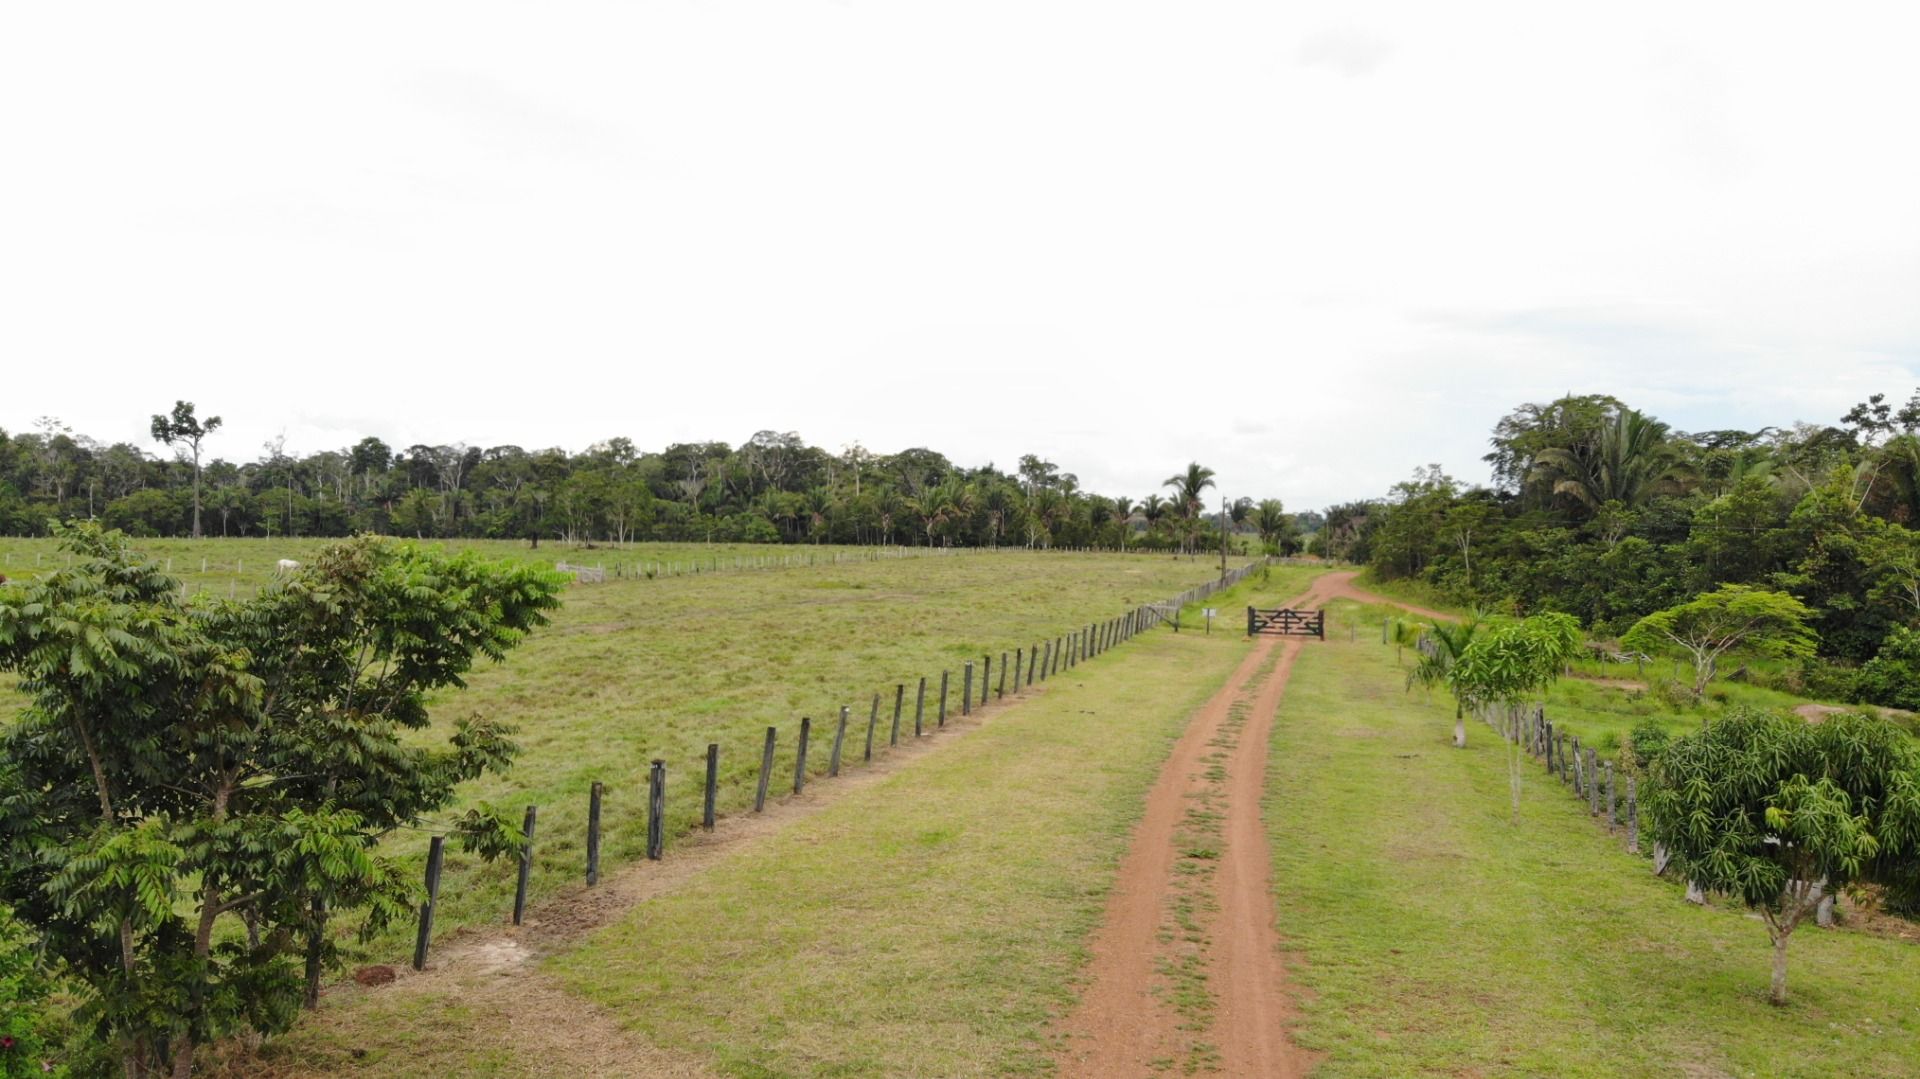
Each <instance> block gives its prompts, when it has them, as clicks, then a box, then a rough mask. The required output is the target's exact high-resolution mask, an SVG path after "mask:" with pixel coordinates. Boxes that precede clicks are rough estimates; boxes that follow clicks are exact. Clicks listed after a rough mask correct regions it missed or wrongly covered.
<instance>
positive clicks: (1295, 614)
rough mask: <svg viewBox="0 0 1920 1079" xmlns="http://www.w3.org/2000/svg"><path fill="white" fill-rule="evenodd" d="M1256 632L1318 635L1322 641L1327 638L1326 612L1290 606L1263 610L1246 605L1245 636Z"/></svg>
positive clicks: (1286, 635)
mask: <svg viewBox="0 0 1920 1079" xmlns="http://www.w3.org/2000/svg"><path fill="white" fill-rule="evenodd" d="M1257 633H1271V634H1275V635H1278V636H1282V637H1318V638H1320V639H1321V640H1323V641H1324V640H1326V639H1327V612H1325V611H1296V610H1294V609H1293V608H1291V607H1280V608H1276V609H1275V610H1271V611H1263V610H1260V609H1259V608H1258V607H1248V608H1247V636H1249V637H1251V636H1253V635H1255V634H1257Z"/></svg>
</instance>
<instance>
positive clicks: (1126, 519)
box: [1107, 495, 1134, 550]
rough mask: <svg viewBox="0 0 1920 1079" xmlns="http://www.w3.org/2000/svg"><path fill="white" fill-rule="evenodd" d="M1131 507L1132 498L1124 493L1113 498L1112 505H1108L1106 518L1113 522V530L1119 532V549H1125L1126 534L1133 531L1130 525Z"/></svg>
mask: <svg viewBox="0 0 1920 1079" xmlns="http://www.w3.org/2000/svg"><path fill="white" fill-rule="evenodd" d="M1133 508H1134V507H1133V499H1131V498H1128V497H1127V496H1126V495H1121V496H1120V497H1118V498H1116V499H1114V500H1113V505H1112V506H1110V507H1108V511H1107V512H1108V514H1109V518H1108V519H1109V520H1111V521H1112V522H1113V525H1114V530H1115V531H1116V532H1117V533H1119V536H1120V549H1121V550H1125V549H1126V547H1127V539H1128V538H1129V537H1128V534H1129V533H1130V532H1132V531H1133V529H1132V528H1131V527H1130V526H1131V525H1132V524H1133Z"/></svg>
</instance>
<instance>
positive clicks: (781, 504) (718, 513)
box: [0, 402, 1311, 553]
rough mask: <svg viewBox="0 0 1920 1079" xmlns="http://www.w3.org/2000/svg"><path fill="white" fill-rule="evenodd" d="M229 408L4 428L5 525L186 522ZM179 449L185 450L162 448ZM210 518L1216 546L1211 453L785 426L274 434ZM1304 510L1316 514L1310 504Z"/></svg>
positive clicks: (204, 509) (610, 538)
mask: <svg viewBox="0 0 1920 1079" xmlns="http://www.w3.org/2000/svg"><path fill="white" fill-rule="evenodd" d="M218 427H219V424H218V418H217V417H206V418H204V419H199V418H196V417H195V414H194V410H193V406H192V405H190V404H187V403H184V402H183V403H181V404H180V405H178V406H176V408H175V410H174V412H173V413H172V415H171V416H155V417H154V446H153V450H154V451H155V452H149V449H148V448H147V447H143V446H140V445H135V444H132V443H126V442H117V443H114V444H112V445H103V444H101V443H100V442H97V441H95V440H93V439H90V438H88V437H86V436H84V435H78V434H75V433H74V432H73V431H71V430H69V429H68V428H67V427H66V426H65V425H63V424H61V423H59V422H58V421H57V420H53V419H42V420H41V421H39V423H37V424H36V429H35V430H34V431H32V432H26V433H16V434H12V435H9V434H8V433H7V432H5V431H0V534H11V535H36V534H40V533H43V532H45V531H46V529H47V526H48V522H49V521H51V520H57V519H61V520H63V519H67V518H71V517H81V518H88V519H95V520H98V521H100V522H102V523H104V524H106V525H108V526H110V527H113V528H118V529H121V530H123V531H125V532H128V533H130V534H133V535H136V536H181V535H189V534H191V533H192V531H193V527H194V516H195V514H194V499H195V491H196V483H195V480H196V475H195V468H196V465H195V457H196V455H197V454H199V453H200V452H201V451H202V448H203V447H202V444H201V443H202V440H204V441H205V442H214V441H215V440H217V438H218V434H217V431H218ZM169 448H171V449H172V450H173V451H175V452H171V453H169V452H167V450H168V449H169ZM198 480H199V483H198V485H197V486H198V489H199V490H200V492H201V493H200V500H201V514H202V516H203V521H202V529H203V531H204V534H206V535H209V536H285V535H294V536H345V535H350V534H353V533H356V532H379V533H385V534H390V535H402V536H415V537H422V538H477V539H526V540H530V541H531V540H536V539H556V540H564V541H571V542H612V543H622V542H632V541H636V540H676V541H725V542H766V543H781V542H784V543H859V544H919V545H940V546H1004V545H1022V546H1033V547H1051V546H1073V547H1083V546H1108V547H1119V546H1122V545H1127V546H1139V547H1146V548H1180V547H1186V548H1188V549H1192V548H1194V547H1200V548H1211V547H1213V546H1215V545H1217V543H1218V541H1219V532H1218V531H1217V527H1218V525H1217V522H1218V519H1219V516H1220V510H1221V505H1220V500H1219V496H1218V492H1217V491H1216V490H1213V489H1214V486H1215V485H1214V482H1213V472H1212V470H1211V469H1208V468H1205V467H1203V466H1200V465H1198V464H1194V465H1190V466H1188V467H1187V468H1186V469H1184V470H1182V471H1181V472H1179V473H1177V474H1176V475H1174V476H1172V477H1171V478H1169V479H1168V480H1167V481H1166V483H1165V484H1163V486H1162V489H1161V490H1159V491H1154V492H1150V493H1148V494H1146V495H1145V496H1144V497H1142V498H1139V499H1138V500H1136V499H1134V498H1131V497H1126V496H1118V497H1111V496H1106V495H1099V494H1094V493H1091V492H1088V491H1085V490H1082V489H1081V487H1080V481H1079V479H1078V478H1077V477H1076V476H1075V475H1074V474H1073V473H1071V472H1063V471H1062V470H1061V469H1060V467H1059V466H1057V465H1055V464H1054V463H1053V462H1051V461H1045V460H1041V459H1040V458H1038V457H1035V456H1032V455H1028V456H1024V457H1022V458H1021V459H1020V461H1019V465H1018V468H1017V469H1016V471H1014V472H1012V473H1007V472H1002V471H1000V470H999V469H996V468H995V467H994V466H993V465H991V464H989V465H985V466H983V467H979V468H966V467H961V466H958V465H956V464H954V463H953V462H952V461H950V460H948V459H947V458H946V457H945V456H943V455H941V454H939V453H936V452H934V451H933V450H930V449H917V448H916V449H907V450H902V451H900V452H899V453H894V454H876V453H872V452H870V451H868V450H866V449H865V448H863V447H861V446H859V445H857V444H856V445H853V446H849V447H847V448H846V449H845V450H843V451H841V452H839V453H832V452H829V451H827V450H825V449H822V448H820V447H818V446H810V445H807V444H806V443H805V442H804V441H803V440H802V439H801V438H800V436H799V435H797V434H794V433H792V432H785V433H781V432H775V431H761V432H759V433H758V434H755V435H754V436H753V437H752V438H750V439H748V440H747V441H746V442H744V443H742V444H740V445H739V446H731V445H729V444H727V443H724V442H698V443H679V444H675V445H671V446H668V447H667V448H665V449H664V450H661V451H659V452H657V453H651V452H643V451H642V450H640V449H639V448H637V447H636V446H635V445H634V443H633V442H632V441H630V440H628V439H625V438H613V439H608V440H607V441H604V442H599V443H595V444H594V445H592V446H590V447H588V448H587V449H586V451H585V452H582V453H568V452H566V451H564V450H560V449H542V450H526V449H522V448H521V447H519V446H493V447H490V448H486V449H482V448H480V447H477V446H467V445H462V444H454V445H446V446H425V445H417V446H408V447H406V448H405V449H400V450H396V449H394V448H393V447H391V446H388V445H387V444H386V443H384V442H382V441H381V440H380V439H377V438H365V439H362V440H360V441H359V442H358V443H356V444H354V445H353V446H349V447H345V448H342V449H338V450H323V451H320V452H318V453H313V454H308V455H305V456H299V455H294V454H290V453H288V452H287V451H286V448H285V445H284V441H275V442H270V443H268V444H267V445H266V447H265V448H264V452H263V453H262V454H261V456H260V457H259V458H258V459H256V460H253V461H248V462H243V463H234V462H232V461H228V460H225V459H222V458H218V457H214V458H210V459H208V460H207V461H206V462H205V463H204V464H203V465H201V466H199V476H198ZM1227 514H1228V516H1229V518H1230V521H1231V524H1230V525H1229V527H1230V528H1232V529H1233V531H1234V532H1236V533H1241V534H1245V535H1246V536H1247V537H1249V538H1254V537H1257V539H1258V540H1259V542H1261V543H1263V544H1265V545H1267V546H1269V547H1271V548H1272V549H1273V550H1274V551H1276V552H1277V553H1291V552H1292V551H1294V550H1295V549H1297V548H1298V546H1299V542H1300V541H1299V536H1300V521H1298V520H1296V519H1295V518H1294V517H1293V516H1291V515H1289V514H1287V513H1285V512H1284V510H1283V508H1282V506H1281V503H1280V502H1279V501H1278V500H1277V499H1265V500H1261V501H1258V502H1256V501H1254V500H1253V499H1250V498H1239V499H1235V500H1233V501H1232V502H1231V503H1229V504H1228V506H1227ZM1309 523H1311V521H1309Z"/></svg>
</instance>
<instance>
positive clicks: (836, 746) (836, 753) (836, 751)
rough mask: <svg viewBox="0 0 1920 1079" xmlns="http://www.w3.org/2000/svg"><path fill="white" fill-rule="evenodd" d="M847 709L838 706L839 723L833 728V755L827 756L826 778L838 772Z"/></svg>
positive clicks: (834, 775)
mask: <svg viewBox="0 0 1920 1079" xmlns="http://www.w3.org/2000/svg"><path fill="white" fill-rule="evenodd" d="M848 711H849V709H848V708H847V706H846V705H844V704H843V705H841V706H840V725H839V726H838V727H835V728H834V730H833V755H832V756H831V757H829V758H827V778H829V779H832V778H834V777H836V776H838V775H839V774H840V746H841V743H843V742H845V741H846V740H847V712H848Z"/></svg>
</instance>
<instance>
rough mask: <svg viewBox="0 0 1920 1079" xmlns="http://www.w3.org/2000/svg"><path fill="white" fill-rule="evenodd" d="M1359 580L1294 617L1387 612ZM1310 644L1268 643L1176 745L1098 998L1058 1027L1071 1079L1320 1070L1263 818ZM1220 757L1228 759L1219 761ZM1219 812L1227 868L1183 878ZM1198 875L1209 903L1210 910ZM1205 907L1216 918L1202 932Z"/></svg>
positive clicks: (1331, 583) (1122, 885) (1323, 586)
mask: <svg viewBox="0 0 1920 1079" xmlns="http://www.w3.org/2000/svg"><path fill="white" fill-rule="evenodd" d="M1353 577H1354V575H1353V574H1351V573H1338V574H1328V575H1326V576H1323V577H1321V578H1319V579H1318V580H1316V581H1315V582H1314V583H1313V585H1312V586H1311V587H1310V588H1309V589H1308V591H1307V592H1306V593H1305V594H1304V595H1302V596H1299V597H1297V598H1295V599H1294V600H1292V601H1291V602H1289V603H1288V604H1287V606H1289V607H1312V606H1321V605H1324V604H1325V603H1326V602H1327V601H1328V600H1331V599H1338V598H1346V599H1356V600H1360V601H1362V602H1378V599H1377V597H1373V596H1370V595H1367V594H1366V593H1364V592H1361V591H1359V590H1358V589H1356V588H1354V587H1353V585H1352V580H1353ZM1417 613H1422V614H1428V615H1433V614H1435V613H1436V612H1427V611H1419V612H1417ZM1301 646H1302V645H1301V641H1300V639H1299V638H1274V637H1262V638H1259V639H1257V640H1256V641H1255V642H1254V644H1253V647H1252V649H1251V650H1250V651H1249V653H1248V655H1247V658H1246V659H1245V660H1243V661H1241V663H1240V666H1239V667H1237V668H1235V670H1234V672H1233V674H1232V675H1230V676H1229V677H1228V679H1227V682H1226V684H1225V685H1223V686H1222V687H1221V688H1220V690H1219V691H1218V692H1217V693H1215V694H1214V695H1213V697H1212V698H1211V699H1209V700H1208V701H1207V703H1206V704H1205V705H1203V706H1202V707H1201V708H1200V710H1199V711H1198V712H1197V713H1195V714H1194V717H1193V719H1192V720H1191V721H1189V723H1188V725H1187V729H1186V731H1185V732H1183V733H1182V734H1181V736H1180V738H1179V740H1178V741H1177V742H1175V744H1174V747H1173V751H1172V753H1171V754H1170V755H1169V757H1168V759H1167V763H1166V764H1165V765H1164V766H1163V767H1162V769H1161V771H1160V775H1159V777H1158V778H1157V779H1156V780H1155V781H1154V785H1153V787H1152V788H1151V790H1149V792H1148V794H1147V804H1146V809H1145V812H1144V813H1143V814H1142V816H1141V820H1140V823H1139V825H1138V826H1136V828H1135V831H1134V837H1133V842H1132V844H1131V845H1130V846H1129V848H1128V850H1127V853H1126V855H1125V856H1124V857H1123V858H1122V860H1121V863H1120V867H1119V871H1118V874H1117V876H1116V879H1115V881H1114V889H1113V892H1112V894H1111V895H1110V896H1109V897H1108V901H1107V909H1106V913H1105V916H1104V917H1103V919H1102V922H1101V925H1100V928H1099V929H1098V930H1096V931H1095V934H1094V938H1093V941H1092V943H1091V952H1092V960H1091V962H1090V963H1089V964H1088V970H1087V974H1088V984H1087V987H1086V990H1085V991H1084V993H1083V994H1082V996H1081V998H1080V1001H1079V1003H1078V1005H1077V1006H1076V1007H1075V1008H1074V1009H1073V1011H1072V1012H1071V1013H1070V1014H1069V1015H1068V1016H1067V1017H1066V1018H1065V1019H1064V1020H1063V1021H1062V1022H1061V1024H1060V1025H1059V1026H1058V1028H1057V1029H1058V1032H1059V1033H1060V1035H1061V1036H1062V1039H1063V1044H1062V1048H1061V1050H1060V1052H1059V1053H1058V1054H1057V1056H1056V1062H1057V1063H1058V1064H1059V1067H1060V1073H1061V1074H1062V1075H1063V1076H1067V1077H1069V1079H1082V1077H1084V1079H1123V1077H1128V1076H1147V1075H1158V1074H1163V1073H1170V1072H1189V1071H1192V1070H1199V1069H1211V1070H1218V1071H1221V1072H1224V1073H1225V1074H1227V1075H1233V1076H1261V1077H1276V1079H1286V1077H1291V1076H1300V1075H1305V1074H1306V1073H1307V1071H1309V1070H1310V1069H1311V1068H1312V1066H1313V1057H1312V1055H1311V1054H1309V1053H1307V1052H1306V1051H1304V1050H1302V1049H1300V1048H1298V1047H1297V1046H1295V1045H1293V1044H1292V1042H1291V1041H1290V1040H1289V1039H1288V1038H1287V1034H1286V1028H1287V1025H1288V1022H1289V1021H1290V1020H1291V1019H1292V1018H1293V1016H1294V1015H1295V1009H1294V1004H1293V1000H1294V994H1293V992H1292V991H1291V989H1290V987H1289V985H1288V981H1287V973H1286V961H1285V959H1284V957H1283V956H1282V954H1281V951H1280V934H1279V931H1278V928H1277V927H1276V926H1275V924H1274V901H1273V865H1272V849H1271V846H1270V844H1269V841H1268V837H1267V832H1266V826H1265V823H1264V821H1263V820H1262V819H1261V812H1260V802H1261V795H1262V792H1263V790H1264V788H1265V784H1266V768H1267V747H1268V743H1269V741H1270V738H1271V735H1272V733H1273V723H1274V716H1275V713H1276V712H1277V711H1278V709H1279V706H1280V700H1281V697H1282V696H1283V695H1284V693H1285V692H1286V685H1287V677H1288V675H1289V674H1290V673H1291V671H1292V669H1293V663H1294V659H1295V657H1296V656H1298V654H1299V651H1300V648H1301ZM1269 668H1270V669H1269ZM1209 747H1217V750H1218V751H1217V752H1215V753H1213V754H1209V753H1208V752H1207V750H1208V748H1209ZM1222 803H1224V805H1223V804H1222ZM1216 814H1217V815H1218V816H1219V818H1220V822H1219V827H1218V830H1217V833H1216V834H1217V835H1218V837H1219V839H1220V842H1221V847H1220V850H1219V865H1218V869H1217V870H1215V871H1213V872H1211V873H1209V872H1207V871H1206V870H1204V869H1194V868H1192V867H1190V866H1183V865H1182V854H1181V848H1182V846H1183V845H1186V844H1190V843H1191V842H1192V838H1193V831H1192V825H1193V822H1194V821H1195V820H1196V819H1197V818H1198V819H1207V818H1210V817H1212V816H1213V815H1216ZM1193 853H1194V852H1193V851H1191V850H1189V857H1191V856H1192V854H1193ZM1196 876H1198V877H1200V878H1202V880H1203V881H1204V883H1203V884H1202V885H1201V887H1202V888H1204V889H1205V890H1206V891H1208V892H1210V893H1211V894H1210V895H1208V896H1204V897H1201V898H1199V899H1198V900H1196V898H1195V897H1194V896H1193V895H1192V893H1193V891H1194V885H1193V879H1194V878H1195V877H1196ZM1195 909H1203V910H1205V911H1206V912H1207V913H1208V914H1210V915H1211V916H1210V917H1209V918H1208V919H1206V921H1205V922H1204V923H1203V925H1202V927H1201V930H1200V932H1198V933H1194V932H1193V927H1194V920H1193V918H1192V913H1191V912H1192V911H1193V910H1195ZM1196 948H1197V950H1198V956H1197V958H1198V961H1199V965H1200V966H1201V967H1202V968H1203V969H1204V970H1205V992H1206V993H1207V995H1208V996H1209V997H1210V998H1211V1003H1212V1005H1213V1009H1212V1011H1211V1013H1210V1014H1208V1013H1207V1012H1206V1010H1205V1009H1204V1008H1202V1009H1198V1011H1199V1012H1200V1013H1201V1015H1202V1021H1200V1022H1196V1021H1195V1014H1196V1008H1195V1007H1194V1006H1193V1002H1192V1001H1191V1000H1190V999H1185V998H1186V997H1187V996H1188V995H1189V994H1190V992H1191V987H1182V986H1181V985H1180V984H1178V980H1179V977H1180V974H1181V971H1182V970H1183V969H1188V968H1191V967H1193V966H1194V965H1195V959H1196V956H1195V954H1194V950H1195V949H1196Z"/></svg>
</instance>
